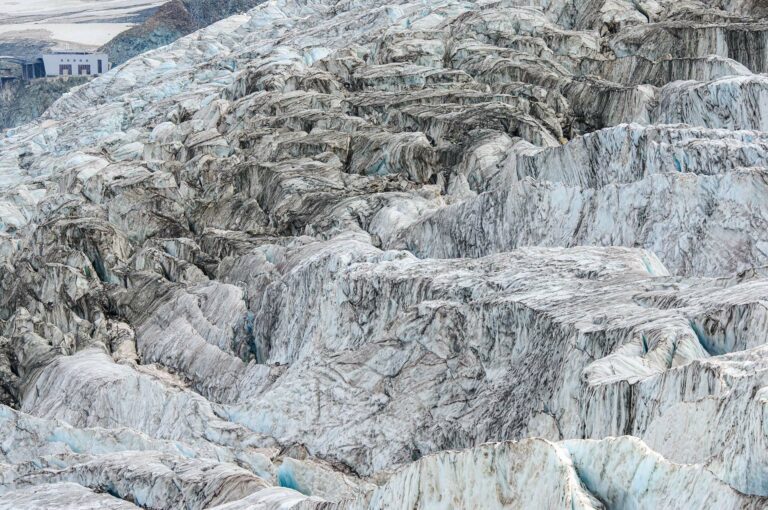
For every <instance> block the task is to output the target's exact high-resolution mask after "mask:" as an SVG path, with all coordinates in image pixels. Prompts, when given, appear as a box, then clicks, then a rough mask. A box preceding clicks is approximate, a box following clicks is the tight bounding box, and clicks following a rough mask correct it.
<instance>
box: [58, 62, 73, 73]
mask: <svg viewBox="0 0 768 510" xmlns="http://www.w3.org/2000/svg"><path fill="white" fill-rule="evenodd" d="M59 74H60V75H61V76H72V66H71V65H69V64H61V65H60V66H59Z"/></svg>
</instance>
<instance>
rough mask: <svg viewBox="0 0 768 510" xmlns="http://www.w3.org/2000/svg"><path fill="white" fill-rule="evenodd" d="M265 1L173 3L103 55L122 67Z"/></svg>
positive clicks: (173, 0)
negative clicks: (141, 55)
mask: <svg viewBox="0 0 768 510" xmlns="http://www.w3.org/2000/svg"><path fill="white" fill-rule="evenodd" d="M263 1H264V0H171V1H169V2H167V3H165V4H163V5H161V6H160V7H159V8H158V9H157V11H155V12H154V13H153V14H152V16H150V17H149V18H148V19H147V20H145V21H144V22H143V23H141V24H140V25H137V26H135V27H133V28H131V29H130V30H127V31H126V32H123V33H122V34H120V35H118V36H117V37H115V38H114V39H112V40H111V41H109V42H108V43H107V44H105V45H104V46H103V47H102V48H101V50H100V51H103V52H105V53H107V54H108V55H109V56H110V59H111V61H112V62H113V63H114V64H122V63H123V62H125V61H127V60H128V59H130V58H132V57H135V56H136V55H138V54H140V53H144V52H146V51H149V50H153V49H155V48H159V47H160V46H165V45H167V44H170V43H172V42H173V41H175V40H176V39H178V38H179V37H182V36H185V35H187V34H190V33H192V32H194V31H195V30H199V29H201V28H203V27H207V26H208V25H211V24H212V23H215V22H217V21H219V20H220V19H222V18H226V17H228V16H232V15H234V14H239V13H242V12H246V11H248V10H249V9H252V8H253V7H255V6H256V5H259V4H260V3H262V2H263Z"/></svg>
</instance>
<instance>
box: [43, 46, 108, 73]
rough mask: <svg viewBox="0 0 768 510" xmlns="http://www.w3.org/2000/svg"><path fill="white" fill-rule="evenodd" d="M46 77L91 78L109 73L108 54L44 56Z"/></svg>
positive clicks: (73, 53) (72, 53)
mask: <svg viewBox="0 0 768 510" xmlns="http://www.w3.org/2000/svg"><path fill="white" fill-rule="evenodd" d="M43 65H44V66H45V75H46V76H91V75H97V74H102V73H106V72H107V71H109V58H108V57H107V54H106V53H75V52H62V53H52V54H50V55H43Z"/></svg>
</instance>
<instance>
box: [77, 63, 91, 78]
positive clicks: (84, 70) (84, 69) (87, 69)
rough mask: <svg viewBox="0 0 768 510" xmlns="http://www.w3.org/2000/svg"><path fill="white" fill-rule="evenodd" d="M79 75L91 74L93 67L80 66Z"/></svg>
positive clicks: (78, 67) (78, 68)
mask: <svg viewBox="0 0 768 510" xmlns="http://www.w3.org/2000/svg"><path fill="white" fill-rule="evenodd" d="M77 74H81V75H82V74H91V66H90V65H88V64H80V65H79V66H77Z"/></svg>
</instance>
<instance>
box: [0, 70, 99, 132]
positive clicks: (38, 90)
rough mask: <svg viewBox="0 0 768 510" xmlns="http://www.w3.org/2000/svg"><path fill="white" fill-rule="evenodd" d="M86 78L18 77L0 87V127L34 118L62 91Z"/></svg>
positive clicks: (85, 80)
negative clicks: (32, 79)
mask: <svg viewBox="0 0 768 510" xmlns="http://www.w3.org/2000/svg"><path fill="white" fill-rule="evenodd" d="M87 81H88V79H87V78H84V77H71V78H70V77H66V78H61V79H50V80H38V81H34V82H22V81H20V80H19V81H16V82H13V83H9V84H7V85H6V86H4V87H3V88H0V131H2V130H4V129H9V128H12V127H16V126H20V125H22V124H26V123H27V122H31V121H33V120H35V119H37V118H38V117H40V116H41V115H42V114H43V113H44V112H45V110H47V109H48V108H49V107H50V106H51V105H52V104H53V103H54V102H55V101H56V100H57V99H59V98H60V97H61V96H63V95H64V94H65V93H66V92H68V91H69V90H71V89H72V88H73V87H77V86H79V85H82V84H83V83H85V82H87Z"/></svg>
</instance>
